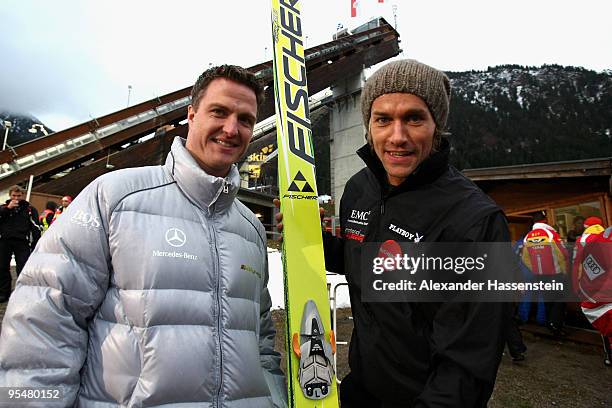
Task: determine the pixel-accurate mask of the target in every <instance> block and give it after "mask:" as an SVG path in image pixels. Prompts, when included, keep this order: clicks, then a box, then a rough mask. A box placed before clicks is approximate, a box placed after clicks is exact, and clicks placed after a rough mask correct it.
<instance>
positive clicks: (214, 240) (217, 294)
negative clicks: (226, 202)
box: [209, 204, 223, 407]
mask: <svg viewBox="0 0 612 408" xmlns="http://www.w3.org/2000/svg"><path fill="white" fill-rule="evenodd" d="M214 215H215V204H213V205H212V207H209V218H210V249H211V252H212V255H213V258H214V262H213V267H214V275H215V280H216V282H215V289H216V290H215V301H216V305H217V336H218V337H219V345H218V352H219V386H218V387H217V395H216V396H215V404H214V405H215V406H216V407H220V406H221V405H220V399H221V390H222V388H223V347H222V342H221V273H220V268H219V253H218V251H217V235H216V233H215V226H214Z"/></svg>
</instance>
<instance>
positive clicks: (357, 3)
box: [351, 0, 359, 17]
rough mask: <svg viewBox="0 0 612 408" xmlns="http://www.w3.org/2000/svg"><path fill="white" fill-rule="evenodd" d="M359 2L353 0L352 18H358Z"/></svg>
mask: <svg viewBox="0 0 612 408" xmlns="http://www.w3.org/2000/svg"><path fill="white" fill-rule="evenodd" d="M358 5H359V2H358V1H357V0H351V17H357V6H358Z"/></svg>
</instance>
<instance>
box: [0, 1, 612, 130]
mask: <svg viewBox="0 0 612 408" xmlns="http://www.w3.org/2000/svg"><path fill="white" fill-rule="evenodd" d="M300 3H301V7H302V18H303V22H302V27H303V29H304V31H305V33H306V35H307V36H308V39H307V45H308V46H309V47H310V46H314V45H317V44H320V43H323V42H327V41H329V40H331V36H332V34H333V33H334V31H335V29H336V27H337V25H338V24H339V23H341V24H343V25H344V26H349V27H351V26H355V25H357V24H358V23H360V22H363V21H365V20H367V19H368V18H369V17H373V16H378V15H381V16H383V17H385V18H386V19H387V20H388V21H389V22H390V23H392V24H393V21H394V18H393V11H392V8H393V5H396V8H397V28H398V31H399V33H400V39H401V44H400V47H401V48H402V49H403V56H404V57H407V58H415V59H418V60H420V61H422V62H425V63H427V64H429V65H432V66H434V67H436V68H439V69H442V70H452V71H463V70H470V69H478V70H482V69H486V68H487V67H488V66H494V65H499V64H520V65H536V66H539V65H542V64H552V63H555V64H561V65H574V66H582V67H585V68H588V69H593V70H596V71H602V70H604V69H612V20H610V18H611V17H610V16H612V1H610V0H582V1H575V0H572V1H570V0H513V1H508V0H499V1H497V0H463V1H460V0H428V1H422V0H421V1H411V0H384V3H383V4H379V3H378V0H360V1H359V6H360V7H359V11H358V14H359V15H358V17H357V18H351V17H350V0H303V1H301V2H300ZM269 16H270V1H269V0H248V1H246V0H245V1H219V0H217V1H204V0H199V1H198V0H193V1H188V0H173V1H171V2H170V1H152V0H148V1H140V0H138V1H137V0H129V1H128V0H121V1H120V0H96V1H93V0H92V1H86V0H55V1H45V0H39V1H35V0H3V1H2V12H1V13H0V67H2V74H1V75H0V110H4V109H7V110H10V111H13V112H19V113H30V114H33V115H34V116H36V117H38V118H39V119H40V120H41V121H42V122H43V123H45V124H46V125H47V126H49V127H51V128H52V129H53V130H56V131H57V130H61V129H64V128H67V127H70V126H73V125H76V124H79V123H81V122H84V121H87V120H89V119H90V116H91V117H97V116H102V115H105V114H108V113H111V112H114V111H116V110H119V109H122V108H124V107H125V106H127V101H128V86H129V85H131V86H132V92H131V95H130V104H134V103H138V102H142V101H145V100H148V99H151V98H154V97H155V96H157V95H163V94H166V93H169V92H172V91H175V90H177V89H180V88H183V87H186V86H191V85H192V84H193V82H194V81H195V79H196V78H197V76H198V75H199V74H200V73H201V72H202V71H203V70H204V69H206V68H207V67H208V66H209V64H211V63H212V64H220V63H233V64H238V65H243V66H245V67H248V66H252V65H255V64H257V63H260V62H262V61H264V60H267V59H270V57H271V51H270V49H271V35H270V23H269V21H270V17H269Z"/></svg>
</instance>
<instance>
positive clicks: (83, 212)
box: [0, 179, 110, 406]
mask: <svg viewBox="0 0 612 408" xmlns="http://www.w3.org/2000/svg"><path fill="white" fill-rule="evenodd" d="M108 217H109V211H108V204H107V202H106V200H105V198H104V194H103V193H102V192H101V188H100V181H99V179H98V180H96V181H94V182H93V183H92V184H90V185H89V186H88V187H87V188H86V189H85V190H84V191H83V192H82V193H81V194H80V195H79V196H78V197H77V198H76V199H75V200H74V202H73V203H72V204H71V205H70V207H69V208H68V209H67V210H66V211H65V213H64V214H63V215H62V217H60V218H59V219H58V220H57V221H56V222H55V223H54V224H53V226H52V228H50V229H49V230H48V231H47V233H45V234H44V236H43V237H42V239H41V240H40V241H39V243H38V246H37V247H36V250H35V251H34V252H33V253H32V255H31V256H30V258H29V260H28V262H27V263H26V265H25V267H24V269H23V271H22V273H21V275H20V276H19V279H18V281H17V284H16V287H15V291H14V292H13V294H12V296H11V298H10V302H9V304H8V307H7V310H6V314H5V317H4V321H3V324H2V333H1V335H0V386H2V387H8V386H11V387H60V388H61V390H62V393H63V400H62V401H61V402H58V403H57V404H55V405H54V404H52V403H48V404H47V405H46V406H73V405H74V402H75V399H76V396H77V393H78V391H79V384H80V376H79V371H80V370H81V368H82V366H83V364H84V362H85V358H86V355H87V344H88V332H87V324H88V321H89V320H90V319H91V318H92V317H93V315H94V312H95V311H96V310H97V309H98V307H99V305H100V303H101V302H102V300H103V299H104V295H105V293H106V290H107V287H108V282H109V270H110V266H109V265H110V255H109V243H108V223H109V220H108Z"/></svg>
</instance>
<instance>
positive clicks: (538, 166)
mask: <svg viewBox="0 0 612 408" xmlns="http://www.w3.org/2000/svg"><path fill="white" fill-rule="evenodd" d="M462 173H463V174H464V175H465V176H466V177H468V178H469V179H471V180H473V181H486V180H518V179H547V178H560V177H589V176H610V175H612V157H604V158H598V159H587V160H571V161H561V162H550V163H535V164H521V165H516V166H500V167H486V168H480V169H467V170H463V171H462Z"/></svg>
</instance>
